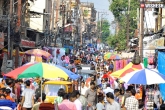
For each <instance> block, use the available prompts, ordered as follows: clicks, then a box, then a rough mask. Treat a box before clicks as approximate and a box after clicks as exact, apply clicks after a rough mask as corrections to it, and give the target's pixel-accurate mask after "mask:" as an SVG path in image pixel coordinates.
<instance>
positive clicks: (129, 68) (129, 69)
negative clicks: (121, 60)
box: [111, 62, 137, 78]
mask: <svg viewBox="0 0 165 110" xmlns="http://www.w3.org/2000/svg"><path fill="white" fill-rule="evenodd" d="M132 66H133V63H132V62H130V63H129V64H128V65H126V66H125V67H124V68H123V69H121V70H118V71H115V72H113V73H112V74H111V76H113V77H116V78H120V77H121V76H123V75H125V74H127V73H129V72H132V71H135V70H137V69H135V68H132Z"/></svg>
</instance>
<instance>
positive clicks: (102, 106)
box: [96, 97, 105, 110]
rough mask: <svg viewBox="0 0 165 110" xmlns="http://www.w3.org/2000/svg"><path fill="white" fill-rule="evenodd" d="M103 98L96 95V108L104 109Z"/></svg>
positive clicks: (98, 109)
mask: <svg viewBox="0 0 165 110" xmlns="http://www.w3.org/2000/svg"><path fill="white" fill-rule="evenodd" d="M103 103H104V98H103V97H98V103H97V105H96V108H97V110H105V107H104V104H103Z"/></svg>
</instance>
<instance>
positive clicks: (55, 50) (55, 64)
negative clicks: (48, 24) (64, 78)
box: [54, 48, 57, 65]
mask: <svg viewBox="0 0 165 110" xmlns="http://www.w3.org/2000/svg"><path fill="white" fill-rule="evenodd" d="M54 51H55V54H54V57H55V61H54V63H55V65H56V61H57V57H56V56H57V55H56V51H57V50H56V48H55V49H54Z"/></svg>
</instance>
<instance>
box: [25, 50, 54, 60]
mask: <svg viewBox="0 0 165 110" xmlns="http://www.w3.org/2000/svg"><path fill="white" fill-rule="evenodd" d="M25 54H28V55H34V56H39V57H41V56H43V57H45V58H47V59H50V58H51V56H52V55H51V54H50V53H48V52H46V51H44V50H41V49H31V50H28V51H26V52H25Z"/></svg>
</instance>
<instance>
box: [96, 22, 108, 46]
mask: <svg viewBox="0 0 165 110" xmlns="http://www.w3.org/2000/svg"><path fill="white" fill-rule="evenodd" d="M97 29H98V30H101V31H100V32H102V33H101V36H100V37H101V40H102V42H103V43H104V42H106V39H107V37H109V35H110V23H109V21H108V20H102V22H101V29H100V21H98V27H97Z"/></svg>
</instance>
